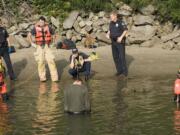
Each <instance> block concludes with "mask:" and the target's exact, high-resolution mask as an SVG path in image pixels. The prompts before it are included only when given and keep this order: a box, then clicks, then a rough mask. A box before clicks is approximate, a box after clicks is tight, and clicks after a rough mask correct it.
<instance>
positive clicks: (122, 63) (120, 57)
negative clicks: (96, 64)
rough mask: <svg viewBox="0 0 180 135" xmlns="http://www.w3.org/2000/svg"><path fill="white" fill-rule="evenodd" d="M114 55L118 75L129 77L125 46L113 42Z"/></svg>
mask: <svg viewBox="0 0 180 135" xmlns="http://www.w3.org/2000/svg"><path fill="white" fill-rule="evenodd" d="M112 55H113V59H114V63H115V66H116V70H117V73H118V74H124V75H125V76H127V75H128V70H127V66H126V58H125V44H124V43H123V44H122V43H118V42H115V41H112Z"/></svg>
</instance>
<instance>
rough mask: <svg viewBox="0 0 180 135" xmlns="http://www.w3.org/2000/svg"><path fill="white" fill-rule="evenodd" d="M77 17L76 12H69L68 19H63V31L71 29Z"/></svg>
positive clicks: (77, 13)
mask: <svg viewBox="0 0 180 135" xmlns="http://www.w3.org/2000/svg"><path fill="white" fill-rule="evenodd" d="M78 15H79V12H78V11H73V12H71V13H70V15H69V17H68V18H66V19H65V21H64V23H63V28H64V29H71V28H72V27H73V24H74V22H75V21H76V19H77V17H78Z"/></svg>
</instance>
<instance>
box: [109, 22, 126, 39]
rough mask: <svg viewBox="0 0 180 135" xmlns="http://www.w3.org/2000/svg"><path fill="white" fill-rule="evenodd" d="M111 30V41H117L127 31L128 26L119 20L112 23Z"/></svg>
mask: <svg viewBox="0 0 180 135" xmlns="http://www.w3.org/2000/svg"><path fill="white" fill-rule="evenodd" d="M109 30H110V38H111V40H113V41H117V38H118V37H120V36H121V35H122V34H123V32H124V31H125V30H127V26H126V24H125V23H124V22H123V21H121V20H117V21H116V22H113V21H111V22H110V25H109Z"/></svg>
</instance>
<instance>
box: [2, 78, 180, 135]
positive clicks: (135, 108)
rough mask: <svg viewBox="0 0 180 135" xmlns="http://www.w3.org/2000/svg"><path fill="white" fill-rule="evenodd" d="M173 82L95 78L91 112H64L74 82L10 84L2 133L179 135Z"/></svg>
mask: <svg viewBox="0 0 180 135" xmlns="http://www.w3.org/2000/svg"><path fill="white" fill-rule="evenodd" d="M173 82H174V78H173V79H167V77H159V78H158V77H156V78H150V77H144V78H143V77H142V78H138V79H137V78H135V77H132V78H130V79H128V80H127V81H126V80H119V79H116V78H113V77H109V78H106V79H105V80H104V78H103V77H102V78H94V79H93V78H92V79H91V80H90V81H89V82H88V83H86V85H87V87H88V89H89V95H90V99H91V106H92V113H91V115H87V116H83V115H82V116H81V115H78V116H75V115H67V114H64V109H63V102H64V101H63V90H64V87H65V86H66V85H68V84H70V83H71V81H68V80H66V81H64V82H63V81H61V82H60V83H58V84H56V83H51V82H47V83H39V82H38V81H30V82H27V83H25V84H23V85H18V83H19V82H18V81H17V82H16V85H15V86H14V85H13V84H11V86H10V89H11V97H10V100H9V101H8V102H6V103H0V135H176V134H177V135H178V134H180V109H178V107H177V106H176V104H175V103H173V100H172V99H173V96H172V86H173Z"/></svg>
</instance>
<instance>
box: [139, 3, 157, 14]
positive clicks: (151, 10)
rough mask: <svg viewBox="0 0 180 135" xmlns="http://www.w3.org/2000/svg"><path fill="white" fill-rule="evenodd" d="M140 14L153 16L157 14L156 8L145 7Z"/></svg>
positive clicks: (151, 6)
mask: <svg viewBox="0 0 180 135" xmlns="http://www.w3.org/2000/svg"><path fill="white" fill-rule="evenodd" d="M140 12H141V13H142V14H143V15H152V14H154V12H155V8H154V6H153V5H148V6H146V7H143V8H141V9H140Z"/></svg>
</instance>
